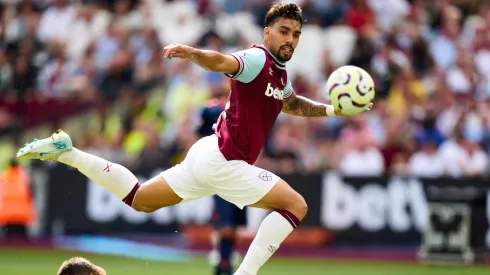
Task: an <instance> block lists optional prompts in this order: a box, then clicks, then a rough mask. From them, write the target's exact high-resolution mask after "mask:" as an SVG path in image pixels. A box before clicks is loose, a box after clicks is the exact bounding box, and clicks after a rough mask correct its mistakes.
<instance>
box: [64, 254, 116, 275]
mask: <svg viewBox="0 0 490 275" xmlns="http://www.w3.org/2000/svg"><path fill="white" fill-rule="evenodd" d="M58 275H106V273H105V270H104V269H103V268H101V267H99V266H96V265H94V264H93V263H91V262H90V261H88V260H87V259H84V258H81V257H73V258H71V259H69V260H66V261H64V262H63V263H62V264H61V267H60V270H59V271H58Z"/></svg>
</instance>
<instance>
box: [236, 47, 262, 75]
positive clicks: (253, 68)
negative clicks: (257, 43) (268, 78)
mask: <svg viewBox="0 0 490 275" xmlns="http://www.w3.org/2000/svg"><path fill="white" fill-rule="evenodd" d="M231 55H232V56H233V57H234V58H236V60H237V61H238V63H239V69H238V72H237V73H236V74H235V75H230V74H226V76H228V77H230V78H232V79H235V80H238V81H240V82H243V83H250V82H252V81H253V80H254V79H255V78H256V77H257V75H259V73H260V71H262V69H263V68H264V65H265V52H264V51H263V50H261V49H257V48H251V49H247V50H243V51H239V52H236V53H233V54H231Z"/></svg>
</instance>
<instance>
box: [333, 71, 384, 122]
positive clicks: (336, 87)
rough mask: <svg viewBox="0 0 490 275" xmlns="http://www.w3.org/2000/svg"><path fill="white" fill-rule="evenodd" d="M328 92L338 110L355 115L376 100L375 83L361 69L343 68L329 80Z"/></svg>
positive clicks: (335, 72)
mask: <svg viewBox="0 0 490 275" xmlns="http://www.w3.org/2000/svg"><path fill="white" fill-rule="evenodd" d="M326 92H327V97H328V98H329V100H330V104H332V106H333V107H334V108H335V109H336V110H338V111H340V112H342V113H343V114H345V115H355V114H358V113H361V112H363V111H365V110H366V107H368V106H369V104H370V103H371V101H372V100H373V99H374V95H375V91H374V81H373V79H372V77H371V76H370V75H369V74H368V73H367V72H366V71H365V70H363V69H361V68H359V67H356V66H342V67H340V68H338V69H337V70H335V71H334V72H333V73H332V74H331V75H330V77H329V78H328V80H327V84H326Z"/></svg>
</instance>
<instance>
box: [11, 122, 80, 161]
mask: <svg viewBox="0 0 490 275" xmlns="http://www.w3.org/2000/svg"><path fill="white" fill-rule="evenodd" d="M72 149H73V145H72V143H71V139H70V136H69V135H68V134H67V133H65V132H63V131H62V130H61V129H60V130H58V131H56V132H54V133H53V135H51V137H49V138H45V139H41V140H37V139H35V140H34V141H33V142H31V143H26V145H25V146H24V147H22V148H21V149H19V151H17V158H18V159H19V160H24V159H39V160H46V161H56V160H57V159H58V157H59V156H60V155H61V153H63V152H66V151H70V150H72Z"/></svg>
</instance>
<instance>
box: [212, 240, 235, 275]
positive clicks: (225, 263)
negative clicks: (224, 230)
mask: <svg viewBox="0 0 490 275" xmlns="http://www.w3.org/2000/svg"><path fill="white" fill-rule="evenodd" d="M233 242H234V239H232V238H221V239H220V241H219V254H220V262H219V264H218V266H217V267H216V275H232V273H231V259H230V258H231V252H232V251H233Z"/></svg>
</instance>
